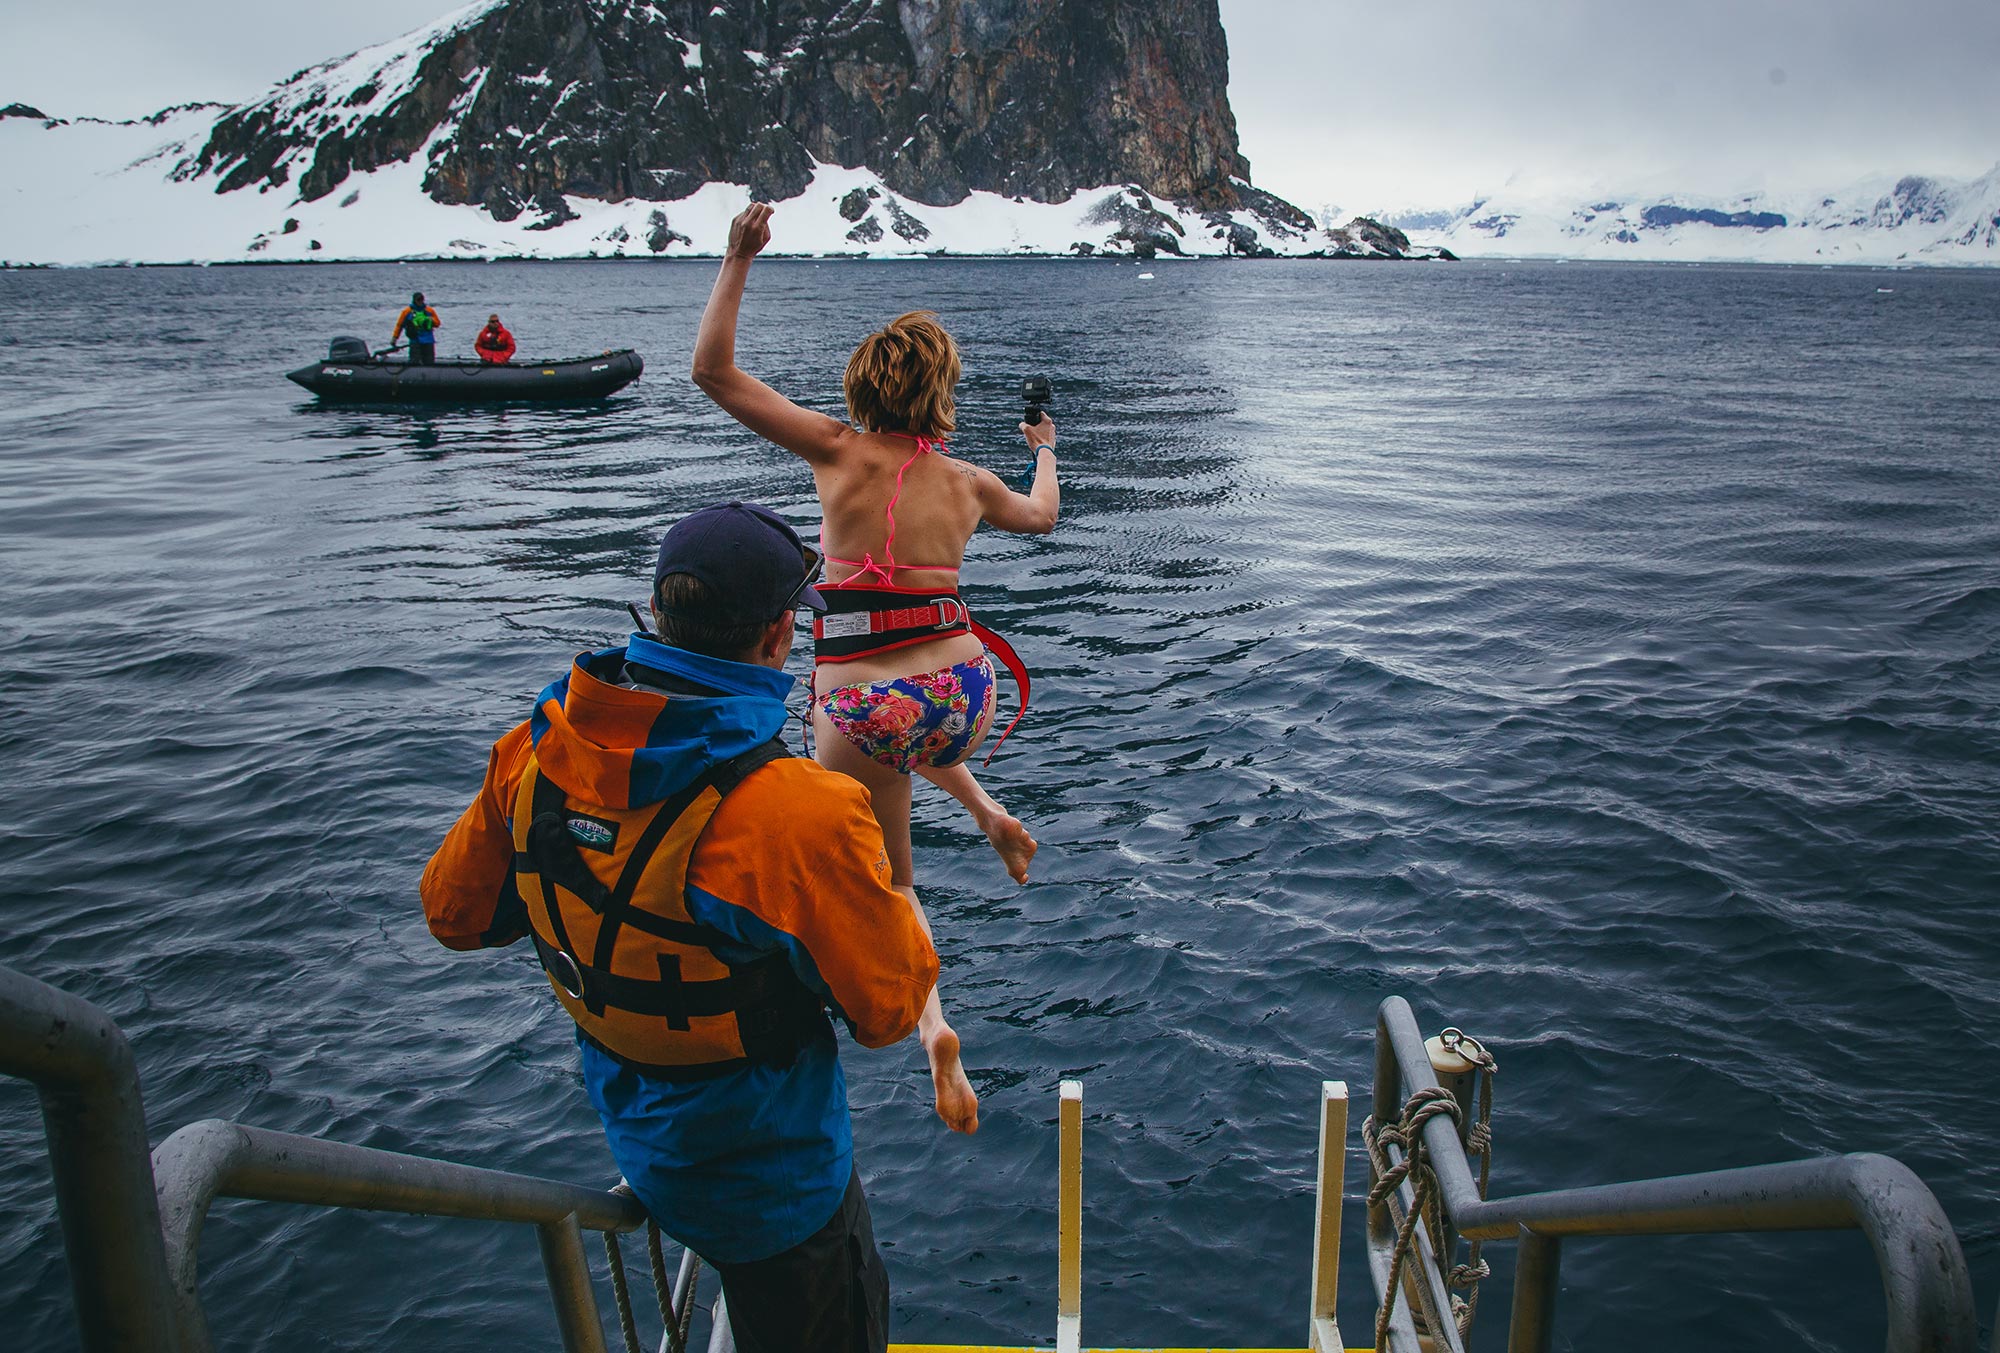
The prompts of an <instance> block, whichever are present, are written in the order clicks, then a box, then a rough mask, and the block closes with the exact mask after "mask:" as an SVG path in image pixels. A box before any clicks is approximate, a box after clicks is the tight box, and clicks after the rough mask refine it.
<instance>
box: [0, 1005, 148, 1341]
mask: <svg viewBox="0 0 2000 1353" xmlns="http://www.w3.org/2000/svg"><path fill="white" fill-rule="evenodd" d="M0 1074H5V1075H9V1076H19V1077H21V1078H22V1079H24V1080H28V1081H32V1082H33V1083H34V1086H35V1089H36V1091H37V1092H38V1093H39V1094H40V1096H41V1101H42V1123H43V1127H44V1129H45V1130H46V1131H47V1134H48V1141H49V1168H50V1172H51V1173H52V1174H53V1175H54V1176H55V1189H56V1213H57V1215H58V1217H59V1218H60V1219H61V1222H62V1234H63V1250H64V1253H65V1254H66V1255H67V1256H68V1258H69V1278H70V1288H71V1291H72V1294H73V1295H74V1297H75V1300H76V1323H77V1332H78V1335H79V1338H80V1342H81V1344H82V1347H83V1348H84V1349H85V1350H86V1351H87V1353H179V1345H178V1343H177V1342H176V1341H175V1337H174V1328H175V1327H174V1321H173V1299H172V1295H171V1289H170V1288H169V1287H168V1284H167V1258H166V1250H165V1248H164V1247H163V1245H162V1244H161V1240H160V1213H159V1207H158V1205H157V1203H155V1201H154V1196H153V1167H152V1161H151V1159H150V1157H149V1156H148V1155H147V1152H146V1114H145V1108H144V1105H143V1104H142V1102H141V1100H140V1096H139V1068H138V1064H137V1063H136V1062H135V1061H134V1060H133V1058H132V1045H131V1044H129V1043H127V1042H126V1041H125V1035H124V1034H123V1033H122V1032H120V1031H119V1028H118V1026H117V1025H116V1024H115V1023H113V1022H112V1019H111V1017H110V1016H109V1015H107V1014H105V1013H104V1012H103V1011H102V1010H99V1009H98V1008H97V1007H96V1006H94V1005H92V1004H91V1003H90V1002H89V1001H86V1000H83V999H82V998H80V997H77V996H71V995H69V994H68V993H67V992H62V991H58V990H56V989H55V988H54V987H52V986H49V985H48V984H47V983H44V982H37V981H36V980H35V979H34V978H32V977H27V976H24V975H22V974H21V973H17V972H14V971H12V970H11V969H7V968H0Z"/></svg>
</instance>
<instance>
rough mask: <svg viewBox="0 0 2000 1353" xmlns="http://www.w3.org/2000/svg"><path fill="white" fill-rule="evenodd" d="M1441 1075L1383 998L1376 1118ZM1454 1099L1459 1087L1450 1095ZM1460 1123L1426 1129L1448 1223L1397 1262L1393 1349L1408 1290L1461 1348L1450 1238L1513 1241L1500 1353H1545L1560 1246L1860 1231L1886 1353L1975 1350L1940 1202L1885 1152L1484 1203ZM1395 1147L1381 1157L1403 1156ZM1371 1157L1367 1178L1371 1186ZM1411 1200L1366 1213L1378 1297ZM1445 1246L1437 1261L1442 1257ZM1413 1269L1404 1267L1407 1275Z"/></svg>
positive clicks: (1955, 1246)
mask: <svg viewBox="0 0 2000 1353" xmlns="http://www.w3.org/2000/svg"><path fill="white" fill-rule="evenodd" d="M1438 1088H1439V1079H1438V1076H1437V1074H1436V1072H1435V1070H1434V1069H1433V1067H1432V1063H1431V1057H1430V1054H1429V1052H1428V1051H1427V1049H1426V1048H1425V1045H1424V1037H1423V1034H1422V1033H1421V1032H1420V1031H1419V1029H1418V1026H1417V1021H1416V1017H1415V1016H1414V1015H1413V1014H1412V1013H1411V1011H1410V1007H1409V1003H1408V1002H1406V1001H1404V1000H1403V999H1402V998H1401V997H1399V996H1391V997H1389V998H1388V999H1387V1000H1385V1001H1383V1002H1382V1005H1381V1008H1380V1011H1379V1013H1378V1015H1377V1020H1376V1031H1375V1089H1374V1117H1375V1121H1376V1122H1377V1123H1392V1122H1395V1121H1397V1120H1399V1119H1400V1117H1401V1115H1402V1114H1403V1111H1404V1108H1405V1105H1406V1104H1407V1103H1409V1102H1410V1100H1411V1099H1412V1098H1413V1097H1415V1096H1417V1095H1419V1094H1420V1093H1421V1092H1424V1091H1433V1090H1436V1089H1438ZM1454 1093H1460V1091H1454ZM1460 1131H1461V1129H1460V1127H1459V1126H1458V1125H1457V1124H1455V1123H1454V1122H1453V1121H1452V1119H1451V1118H1450V1117H1447V1116H1443V1115H1440V1116H1436V1117H1432V1118H1431V1119H1430V1120H1429V1121H1428V1122H1425V1123H1424V1124H1423V1127H1422V1140H1423V1144H1424V1147H1425V1149H1426V1152H1427V1154H1428V1157H1429V1161H1430V1166H1431V1169H1432V1170H1433V1171H1434V1173H1435V1178H1436V1186H1437V1191H1438V1198H1439V1201H1440V1203H1441V1208H1440V1211H1441V1214H1442V1220H1443V1222H1444V1227H1443V1230H1444V1235H1443V1237H1442V1238H1440V1237H1436V1236H1433V1235H1432V1234H1431V1233H1430V1228H1429V1227H1428V1226H1425V1225H1418V1226H1417V1227H1416V1228H1415V1231H1414V1234H1413V1239H1414V1242H1415V1244H1414V1249H1415V1251H1416V1254H1417V1259H1418V1262H1417V1263H1415V1264H1414V1265H1406V1266H1405V1270H1404V1271H1405V1273H1406V1274H1411V1275H1412V1276H1411V1277H1410V1279H1409V1284H1410V1285H1413V1284H1414V1283H1423V1284H1425V1285H1426V1286H1427V1288H1428V1291H1427V1292H1423V1293H1418V1292H1416V1291H1414V1290H1413V1286H1410V1285H1406V1284H1398V1286H1399V1287H1403V1288H1404V1289H1405V1290H1403V1291H1402V1292H1399V1293H1397V1294H1396V1295H1397V1296H1398V1298H1399V1299H1398V1300H1396V1302H1395V1303H1394V1306H1393V1308H1392V1319H1391V1323H1390V1326H1389V1329H1388V1344H1389V1348H1390V1350H1392V1353H1418V1351H1419V1343H1418V1330H1417V1329H1416V1328H1415V1321H1414V1320H1413V1319H1412V1317H1411V1315H1410V1298H1412V1297H1415V1298H1417V1299H1418V1305H1419V1307H1427V1308H1429V1309H1430V1310H1431V1311H1433V1312H1440V1313H1447V1314H1445V1315H1444V1318H1442V1319H1438V1320H1435V1321H1431V1322H1427V1323H1429V1324H1431V1325H1432V1326H1433V1327H1432V1328H1429V1329H1427V1330H1425V1331H1424V1333H1425V1335H1426V1336H1428V1338H1429V1340H1431V1341H1432V1342H1433V1344H1434V1347H1435V1348H1436V1349H1438V1350H1441V1351H1446V1350H1448V1353H1463V1350H1462V1343H1461V1340H1460V1339H1459V1336H1458V1331H1457V1329H1456V1327H1455V1326H1454V1324H1453V1322H1452V1320H1451V1319H1450V1318H1449V1315H1448V1313H1449V1312H1450V1311H1451V1300H1450V1295H1449V1292H1448V1290H1447V1283H1446V1280H1445V1276H1444V1275H1445V1273H1446V1271H1447V1270H1446V1268H1445V1266H1444V1263H1441V1262H1440V1260H1441V1258H1442V1260H1443V1261H1445V1262H1446V1263H1448V1262H1449V1260H1450V1258H1451V1257H1452V1254H1453V1252H1454V1251H1455V1248H1456V1244H1457V1239H1458V1238H1463V1239H1465V1240H1467V1241H1475V1240H1488V1241H1502V1240H1513V1241H1518V1242H1519V1250H1518V1252H1517V1256H1516V1263H1515V1268H1514V1299H1513V1310H1512V1314H1511V1320H1510V1327H1509V1332H1508V1343H1507V1347H1508V1351H1509V1353H1547V1350H1548V1349H1549V1348H1550V1347H1551V1346H1552V1340H1553V1333H1554V1317H1555V1305H1556V1287H1557V1277H1558V1272H1559V1267H1560V1263H1561V1254H1562V1245H1563V1243H1564V1241H1566V1240H1570V1239H1578V1238H1585V1237H1589V1238H1596V1237H1607V1236H1648V1235H1692V1234H1715V1233H1723V1232H1752V1231H1824V1230H1849V1229H1852V1230H1859V1231H1861V1232H1862V1233H1863V1234H1865V1235H1866V1236H1867V1237H1868V1240H1869V1243H1870V1244H1871V1245H1872V1246H1873V1247H1874V1251H1875V1261H1876V1265H1877V1267H1878V1268H1879V1270H1880V1272H1881V1277H1882V1293H1883V1297H1884V1299H1885V1301H1886V1304H1887V1308H1888V1350H1889V1353H1920V1351H1921V1353H1933V1351H1937V1353H1946V1351H1948V1353H1975V1350H1976V1348H1977V1341H1978V1328H1979V1327H1978V1320H1977V1318H1976V1317H1975V1316H1974V1314H1973V1305H1972V1284H1971V1279H1970V1278H1969V1276H1968V1274H1967V1271H1966V1265H1965V1255H1964V1253H1963V1251H1962V1250H1961V1249H1960V1248H1959V1243H1958V1237H1957V1235H1956V1234H1954V1232H1953V1231H1952V1228H1951V1223H1950V1221H1949V1220H1947V1218H1946V1217H1945V1214H1944V1209H1943V1208H1942V1207H1940V1206H1939V1205H1938V1201H1937V1199H1936V1197H1935V1196H1933V1195H1932V1193H1931V1191H1930V1190H1929V1189H1928V1188H1927V1187H1925V1185H1924V1183H1923V1181H1922V1180H1920V1179H1918V1178H1917V1176H1916V1175H1915V1174H1914V1173H1912V1172H1911V1171H1910V1170H1909V1169H1908V1167H1906V1166H1904V1165H1903V1164H1901V1163H1900V1162H1898V1161H1896V1160H1893V1159H1891V1158H1889V1157H1887V1156H1881V1155H1868V1154H1862V1155H1846V1156H1825V1157H1820V1158H1817V1159H1812V1160H1799V1161H1789V1162H1786V1163H1783V1164H1775V1165H1752V1166H1748V1167H1745V1168H1742V1169H1734V1170H1716V1171H1713V1172H1710V1173H1705V1174H1692V1175H1677V1176H1673V1177H1670V1178H1662V1179H1642V1180H1634V1181H1631V1182H1627V1183H1620V1184H1601V1185H1596V1186H1593V1187H1590V1188H1577V1189H1560V1190H1555V1191H1552V1192H1546V1193H1529V1194H1522V1195H1519V1196H1517V1197H1512V1198H1481V1197H1480V1196H1479V1185H1478V1184H1477V1182H1476V1181H1475V1177H1474V1175H1473V1171H1472V1167H1471V1164H1470V1162H1469V1161H1468V1159H1467V1152H1466V1148H1465V1143H1464V1142H1463V1141H1462V1140H1461V1138H1460ZM1402 1158H1403V1157H1402V1154H1401V1152H1400V1151H1398V1150H1396V1149H1395V1148H1394V1147H1391V1148H1390V1150H1389V1159H1390V1161H1391V1163H1392V1165H1394V1164H1400V1163H1401V1161H1402ZM1375 1183H1376V1175H1375V1171H1374V1168H1373V1166H1372V1163H1371V1168H1370V1175H1369V1186H1370V1192H1371V1194H1372V1193H1373V1192H1374V1191H1375V1189H1374V1185H1375ZM1413 1205H1415V1182H1414V1181H1413V1180H1409V1179H1405V1180H1404V1181H1403V1183H1402V1184H1401V1185H1400V1187H1399V1188H1398V1189H1396V1190H1395V1191H1394V1192H1393V1193H1390V1194H1388V1195H1387V1196H1385V1197H1384V1198H1383V1199H1382V1201H1381V1202H1380V1203H1379V1204H1378V1205H1377V1206H1374V1207H1371V1208H1370V1209H1369V1214H1368V1253H1369V1268H1370V1270H1371V1272H1372V1273H1373V1275H1374V1279H1375V1292H1376V1297H1377V1300H1378V1301H1388V1300H1390V1297H1391V1294H1390V1293H1389V1292H1388V1291H1387V1290H1386V1288H1387V1280H1388V1275H1389V1271H1390V1266H1391V1259H1392V1252H1393V1249H1394V1246H1395V1240H1396V1233H1397V1230H1398V1227H1399V1225H1400V1224H1401V1222H1402V1221H1403V1219H1404V1218H1405V1217H1406V1216H1407V1215H1408V1209H1410V1208H1411V1207H1412V1206H1413ZM1440 1250H1443V1252H1444V1253H1443V1255H1442V1256H1440V1253H1439V1251H1440ZM1412 1270H1414V1272H1413V1273H1412Z"/></svg>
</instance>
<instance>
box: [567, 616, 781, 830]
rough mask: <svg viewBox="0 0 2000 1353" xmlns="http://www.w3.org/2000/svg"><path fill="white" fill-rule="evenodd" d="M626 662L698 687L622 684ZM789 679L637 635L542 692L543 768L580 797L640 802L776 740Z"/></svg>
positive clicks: (585, 660)
mask: <svg viewBox="0 0 2000 1353" xmlns="http://www.w3.org/2000/svg"><path fill="white" fill-rule="evenodd" d="M628 663H631V664H634V665H636V666H640V667H645V668H650V669H652V670H653V671H656V672H664V673H667V674H669V675H670V676H672V677H675V678H678V679H679V680H681V681H682V682H686V683H689V684H691V685H693V686H696V687H699V688H701V690H702V692H703V693H701V694H691V695H680V694H668V693H666V692H664V691H659V690H655V689H652V688H650V687H642V688H639V689H633V688H631V687H629V686H626V685H622V684H620V683H621V682H623V681H624V680H625V679H626V678H625V669H626V665H627V664H628ZM792 684H793V679H792V678H791V677H789V676H786V675H785V674H784V673H783V672H781V671H777V670H775V669H773V668H769V667H758V666H755V665H753V664H750V663H743V662H730V661H728V660H726V659H723V658H710V657H704V656H702V655H701V654H699V653H690V652H688V651H687V650H685V649H680V648H673V647H670V646H668V645H666V644H663V643H660V642H659V641H658V640H655V639H649V638H647V637H646V636H644V635H640V634H634V635H633V636H632V637H631V638H630V639H629V640H628V641H627V642H626V643H625V645H624V646H623V647H620V648H605V649H599V650H598V651H597V652H595V653H584V654H580V655H578V657H577V659H576V662H575V664H574V665H573V666H572V667H571V668H570V671H569V675H568V676H566V677H564V678H562V679H561V680H559V681H555V682H551V683H550V684H549V685H548V686H547V687H545V688H543V690H542V693H541V695H539V696H538V697H536V700H535V712H534V715H533V716H532V717H531V718H530V719H529V721H528V730H529V737H530V738H531V739H532V740H533V742H534V746H535V761H536V764H537V765H539V766H540V767H541V770H542V773H543V774H544V775H547V776H548V777H549V778H550V779H551V780H553V781H555V783H556V784H557V785H559V786H561V787H562V789H563V791H564V792H565V793H567V794H569V795H571V796H573V797H575V798H580V799H585V800H588V801H589V802H592V803H597V804H602V805H603V806H604V807H606V808H643V807H645V806H646V805H648V804H653V803H658V802H659V801H660V800H662V799H664V798H668V797H669V796H671V795H673V794H675V793H677V792H678V791H680V790H682V789H684V788H686V787H687V786H688V785H689V784H690V783H691V782H693V781H694V780H695V779H696V778H697V777H699V776H700V775H702V774H703V773H704V772H705V771H707V770H708V769H709V767H711V766H713V765H715V764H716V763H717V762H720V761H727V760H729V759H730V758H731V757H734V756H740V755H741V754H742V753H744V752H747V751H749V750H750V749H751V748H752V747H755V746H757V745H758V744H760V743H764V742H769V741H770V740H771V739H772V738H774V737H777V736H778V734H779V733H780V732H782V731H783V729H784V727H785V719H786V717H787V716H786V710H785V696H786V695H787V694H788V693H790V691H791V689H792Z"/></svg>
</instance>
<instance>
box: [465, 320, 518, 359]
mask: <svg viewBox="0 0 2000 1353" xmlns="http://www.w3.org/2000/svg"><path fill="white" fill-rule="evenodd" d="M472 346H473V348H474V349H476V350H477V351H478V353H479V360H480V361H482V362H492V363H494V364H495V365H505V364H506V362H507V360H508V359H509V358H511V357H512V356H513V355H514V335H512V334H510V333H508V332H507V326H506V325H504V324H502V323H501V322H500V317H499V316H498V315H488V316H487V317H486V327H485V328H484V329H481V330H480V331H479V337H477V338H475V339H473V340H472Z"/></svg>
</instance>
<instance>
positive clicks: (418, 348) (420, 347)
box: [410, 342, 438, 366]
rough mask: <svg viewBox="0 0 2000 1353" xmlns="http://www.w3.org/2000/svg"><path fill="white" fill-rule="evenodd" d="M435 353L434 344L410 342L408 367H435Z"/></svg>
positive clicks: (435, 346) (435, 345) (435, 347)
mask: <svg viewBox="0 0 2000 1353" xmlns="http://www.w3.org/2000/svg"><path fill="white" fill-rule="evenodd" d="M437 352H438V350H437V344H435V343H417V342H412V343H411V344H410V365H411V366H436V365H437Z"/></svg>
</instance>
